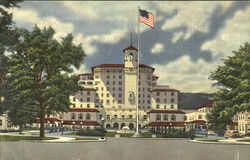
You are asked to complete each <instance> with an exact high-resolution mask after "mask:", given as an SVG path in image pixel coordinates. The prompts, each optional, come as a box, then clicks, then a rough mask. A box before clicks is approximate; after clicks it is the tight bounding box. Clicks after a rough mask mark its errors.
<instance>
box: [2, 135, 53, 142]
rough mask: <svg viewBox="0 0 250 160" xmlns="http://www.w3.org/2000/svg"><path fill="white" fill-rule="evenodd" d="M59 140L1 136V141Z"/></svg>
mask: <svg viewBox="0 0 250 160" xmlns="http://www.w3.org/2000/svg"><path fill="white" fill-rule="evenodd" d="M52 139H58V138H55V137H43V138H40V137H34V136H10V135H0V141H21V140H52Z"/></svg>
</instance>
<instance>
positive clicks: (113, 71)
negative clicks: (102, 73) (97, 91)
mask: <svg viewBox="0 0 250 160" xmlns="http://www.w3.org/2000/svg"><path fill="white" fill-rule="evenodd" d="M113 72H115V70H114V71H113ZM113 78H114V79H115V75H113Z"/></svg>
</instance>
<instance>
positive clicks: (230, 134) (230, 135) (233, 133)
mask: <svg viewBox="0 0 250 160" xmlns="http://www.w3.org/2000/svg"><path fill="white" fill-rule="evenodd" d="M243 136H244V134H242V133H239V131H237V130H227V131H226V133H225V135H224V137H225V138H240V137H243Z"/></svg>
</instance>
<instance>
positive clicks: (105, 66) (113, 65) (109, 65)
mask: <svg viewBox="0 0 250 160" xmlns="http://www.w3.org/2000/svg"><path fill="white" fill-rule="evenodd" d="M94 68H124V64H101V65H98V66H94V67H92V70H93V69H94ZM140 68H150V69H153V70H155V68H153V67H150V66H148V65H145V64H140Z"/></svg>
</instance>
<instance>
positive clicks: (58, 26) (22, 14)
mask: <svg viewBox="0 0 250 160" xmlns="http://www.w3.org/2000/svg"><path fill="white" fill-rule="evenodd" d="M9 11H10V12H12V13H13V20H14V21H17V22H24V23H29V24H34V25H35V24H37V26H38V27H40V28H43V27H48V26H51V27H52V28H54V29H55V30H56V34H55V36H54V37H55V38H56V39H60V37H64V36H66V35H67V34H69V33H72V32H73V30H74V26H73V25H72V24H71V23H63V22H61V21H60V20H58V19H56V18H55V17H52V16H50V17H44V18H41V17H39V15H38V13H37V12H35V11H33V10H23V9H19V8H15V9H10V10H9Z"/></svg>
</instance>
